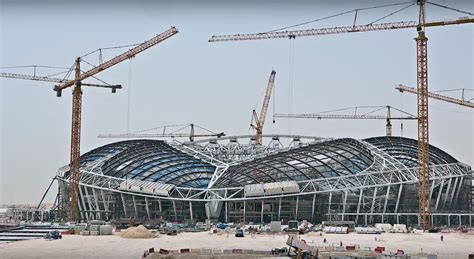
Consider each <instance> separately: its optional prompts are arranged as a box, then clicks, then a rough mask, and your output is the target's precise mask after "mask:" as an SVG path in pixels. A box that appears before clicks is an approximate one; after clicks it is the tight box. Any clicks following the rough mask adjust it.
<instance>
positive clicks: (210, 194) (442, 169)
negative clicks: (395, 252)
mask: <svg viewBox="0 0 474 259" xmlns="http://www.w3.org/2000/svg"><path fill="white" fill-rule="evenodd" d="M470 174H472V172H471V171H470V167H469V166H467V165H465V164H463V163H460V162H459V163H454V164H446V165H436V166H432V167H430V180H431V181H432V184H433V185H434V187H436V186H438V185H439V184H441V182H443V184H444V183H445V182H446V181H450V180H452V179H454V180H456V178H460V177H467V176H469V175H470ZM59 180H60V181H64V182H69V179H67V178H60V179H59ZM125 181H126V179H123V178H117V177H112V176H107V175H101V174H99V173H96V172H92V171H85V170H81V176H80V185H82V186H85V187H91V188H96V189H98V190H104V191H111V192H117V193H123V194H131V195H137V196H142V197H148V198H158V199H162V200H179V201H201V202H207V201H242V200H260V199H272V198H280V197H290V196H300V195H309V194H321V193H330V192H344V191H352V192H353V193H358V192H357V191H358V190H360V189H368V188H375V187H377V188H378V187H386V186H390V185H401V184H403V185H405V184H414V183H417V182H418V168H416V167H414V168H406V169H388V170H384V171H367V172H363V173H359V174H354V175H344V176H338V177H330V178H325V179H314V180H305V181H299V182H298V185H299V187H300V191H299V192H297V193H287V194H276V195H262V196H252V197H245V196H244V195H243V193H244V187H243V186H242V187H229V188H187V187H178V186H173V189H172V190H171V191H170V192H169V195H168V196H162V195H153V194H148V193H144V192H139V191H127V190H120V189H119V186H120V184H121V183H123V182H125ZM434 187H433V188H434Z"/></svg>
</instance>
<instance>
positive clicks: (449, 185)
mask: <svg viewBox="0 0 474 259" xmlns="http://www.w3.org/2000/svg"><path fill="white" fill-rule="evenodd" d="M452 181H453V178H449V181H448V188H447V189H446V195H444V199H443V208H445V207H446V205H447V204H446V201H447V200H448V196H449V190H451V182H452Z"/></svg>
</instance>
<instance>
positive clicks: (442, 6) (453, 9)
mask: <svg viewBox="0 0 474 259" xmlns="http://www.w3.org/2000/svg"><path fill="white" fill-rule="evenodd" d="M426 3H427V4H431V5H434V6H438V7H441V8H445V9H449V10H451V11H455V12H459V13H462V14H467V15H474V13H471V12H468V11H463V10H460V9H456V8H452V7H449V6H446V5H441V4H437V3H433V2H429V1H426Z"/></svg>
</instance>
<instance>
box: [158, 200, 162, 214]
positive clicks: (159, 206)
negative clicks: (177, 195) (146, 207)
mask: <svg viewBox="0 0 474 259" xmlns="http://www.w3.org/2000/svg"><path fill="white" fill-rule="evenodd" d="M158 209H159V210H160V212H162V210H161V200H158Z"/></svg>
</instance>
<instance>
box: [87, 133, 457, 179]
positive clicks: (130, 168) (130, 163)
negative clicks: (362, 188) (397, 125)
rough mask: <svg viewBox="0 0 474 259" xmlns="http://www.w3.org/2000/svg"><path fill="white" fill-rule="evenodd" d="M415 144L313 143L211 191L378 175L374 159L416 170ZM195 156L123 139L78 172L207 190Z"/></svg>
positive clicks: (228, 175)
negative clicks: (355, 175)
mask: <svg viewBox="0 0 474 259" xmlns="http://www.w3.org/2000/svg"><path fill="white" fill-rule="evenodd" d="M194 145H196V144H194ZM417 145H418V143H417V141H416V140H413V139H409V138H402V137H374V138H368V139H365V140H356V139H351V138H342V139H327V140H323V141H313V142H311V143H307V144H304V145H301V146H298V147H292V148H281V149H278V150H276V151H272V152H268V153H266V154H263V155H262V154H259V155H256V156H253V157H250V158H248V159H245V160H242V161H237V162H235V163H232V164H231V166H230V167H229V168H228V169H227V170H226V171H225V172H224V173H223V174H222V175H221V176H220V178H219V179H218V180H217V182H216V183H215V186H216V187H233V186H235V187H238V186H239V187H240V186H244V185H247V184H255V183H267V182H281V181H290V180H293V181H305V180H314V179H319V178H329V177H337V176H344V175H353V174H358V173H361V172H364V171H367V170H377V167H376V165H377V163H376V160H377V159H378V158H381V157H383V159H388V161H389V162H390V163H391V164H392V165H393V168H394V169H397V168H407V167H416V166H417V157H418V154H417ZM216 152H217V151H216ZM209 155H210V156H211V157H212V154H209ZM199 157H200V156H196V155H193V154H190V153H189V152H185V151H183V150H180V149H177V148H175V147H174V146H172V145H170V144H168V143H167V142H164V141H160V140H127V141H121V142H116V143H112V144H108V145H105V146H102V147H99V148H96V149H94V150H92V151H90V152H88V153H86V154H84V155H83V156H81V168H82V169H84V168H89V169H90V168H93V169H94V170H95V171H98V172H100V173H101V174H103V175H107V176H112V177H117V178H126V179H135V180H141V181H150V182H160V183H167V184H174V185H176V186H180V187H192V188H206V187H207V185H208V184H209V182H210V180H211V178H212V176H213V174H214V172H215V171H216V166H214V165H213V164H211V163H212V162H211V161H210V160H209V161H207V162H206V161H204V160H203V159H200V158H199ZM430 162H431V163H432V164H434V165H439V164H449V163H456V162H457V160H456V159H454V158H453V157H452V156H450V155H449V154H447V153H446V152H444V151H442V150H440V149H438V148H436V147H433V146H430Z"/></svg>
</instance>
